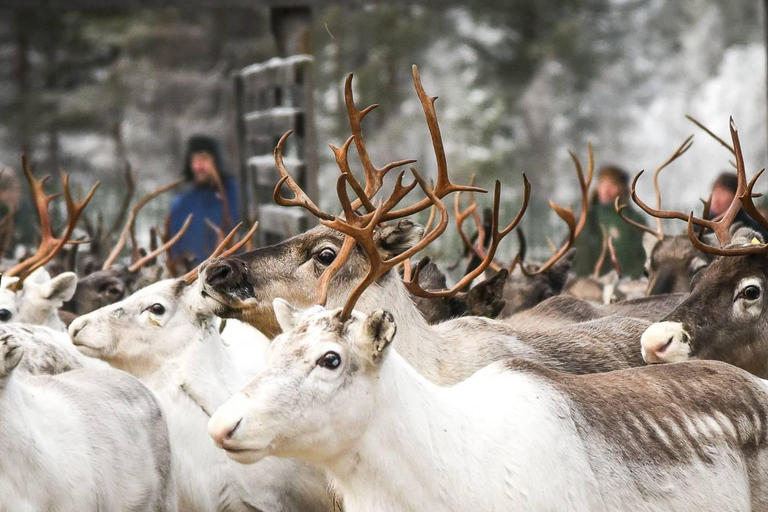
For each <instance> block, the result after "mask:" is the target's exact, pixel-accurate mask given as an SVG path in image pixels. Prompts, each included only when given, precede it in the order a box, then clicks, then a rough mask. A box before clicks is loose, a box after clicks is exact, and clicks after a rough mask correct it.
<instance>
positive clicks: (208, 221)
mask: <svg viewBox="0 0 768 512" xmlns="http://www.w3.org/2000/svg"><path fill="white" fill-rule="evenodd" d="M205 225H206V226H208V227H209V228H210V229H211V231H213V232H214V233H216V245H218V244H220V243H221V241H222V240H224V231H223V230H222V229H221V227H220V226H217V225H216V224H214V223H213V221H211V219H209V218H208V217H206V218H205Z"/></svg>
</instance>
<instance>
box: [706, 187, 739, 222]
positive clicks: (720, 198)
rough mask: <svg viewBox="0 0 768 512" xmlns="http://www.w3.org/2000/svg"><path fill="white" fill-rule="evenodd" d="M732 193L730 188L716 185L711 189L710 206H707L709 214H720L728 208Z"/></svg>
mask: <svg viewBox="0 0 768 512" xmlns="http://www.w3.org/2000/svg"><path fill="white" fill-rule="evenodd" d="M734 195H735V194H734V193H733V191H732V190H729V189H727V188H725V187H721V186H719V185H716V186H715V188H713V189H712V206H710V208H709V211H710V213H711V215H713V216H717V215H720V214H721V213H723V212H724V211H725V210H726V209H728V206H729V205H730V204H731V201H733V196H734Z"/></svg>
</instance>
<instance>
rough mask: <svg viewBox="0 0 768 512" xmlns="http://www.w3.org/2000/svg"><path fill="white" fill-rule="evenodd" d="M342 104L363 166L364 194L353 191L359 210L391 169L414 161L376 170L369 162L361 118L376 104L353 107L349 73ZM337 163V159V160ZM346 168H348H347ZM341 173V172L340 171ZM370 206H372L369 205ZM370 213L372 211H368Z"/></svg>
mask: <svg viewBox="0 0 768 512" xmlns="http://www.w3.org/2000/svg"><path fill="white" fill-rule="evenodd" d="M344 103H345V104H346V107H347V117H349V126H350V129H351V130H352V138H353V139H354V141H355V148H356V149H357V154H358V156H359V157H360V162H361V163H362V164H363V170H364V171H365V193H364V194H362V195H360V192H358V191H357V190H355V193H356V194H358V196H359V199H358V201H355V203H354V205H355V209H357V208H359V207H360V206H361V205H364V203H365V201H366V200H367V199H371V198H372V197H373V196H375V195H376V193H377V192H378V191H379V190H380V189H381V186H382V184H383V183H384V176H386V174H387V173H388V172H389V171H391V170H392V169H394V168H396V167H401V166H403V165H407V164H412V163H415V162H416V160H414V159H411V158H409V159H405V160H397V161H395V162H391V163H389V164H387V165H385V166H384V167H381V168H376V166H374V165H373V163H372V162H371V157H370V155H369V154H368V150H367V149H366V147H365V138H363V126H362V123H363V118H364V117H365V116H366V115H368V113H369V112H370V111H371V110H373V109H375V108H377V107H378V105H377V104H375V103H374V104H373V105H369V106H368V107H366V108H364V109H363V110H358V109H357V107H356V106H355V96H354V93H353V92H352V73H350V74H349V75H348V76H347V79H346V80H345V82H344ZM334 153H336V150H335V149H334ZM337 161H338V158H337ZM347 168H349V167H348V166H347ZM342 172H343V171H342ZM350 185H352V187H353V189H354V185H353V183H352V181H350ZM371 206H372V205H371ZM368 211H372V210H368Z"/></svg>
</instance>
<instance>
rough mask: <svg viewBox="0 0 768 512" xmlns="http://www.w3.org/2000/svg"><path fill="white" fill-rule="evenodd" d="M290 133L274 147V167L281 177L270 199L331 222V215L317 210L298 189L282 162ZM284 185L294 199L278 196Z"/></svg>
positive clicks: (291, 131) (284, 135) (286, 133)
mask: <svg viewBox="0 0 768 512" xmlns="http://www.w3.org/2000/svg"><path fill="white" fill-rule="evenodd" d="M292 133H293V130H288V131H287V132H285V134H283V136H282V137H280V140H279V141H278V143H277V146H276V147H275V153H274V156H275V166H277V170H278V172H279V173H280V176H282V177H281V178H280V181H278V182H277V185H275V189H274V190H273V192H272V198H273V199H274V201H275V203H277V204H279V205H280V206H301V207H303V208H305V209H306V210H309V212H310V213H311V214H312V215H314V216H315V217H318V218H320V219H324V220H332V219H333V218H334V217H333V215H331V214H330V213H326V212H324V211H322V210H321V209H320V208H318V207H317V205H316V204H315V203H314V202H313V201H312V200H311V199H310V198H309V196H307V194H305V193H304V191H303V190H301V187H299V185H298V183H296V182H295V181H294V179H293V178H292V177H291V175H290V174H289V173H288V169H286V167H285V162H284V161H283V147H284V146H285V141H286V140H287V139H288V137H290V135H291V134H292ZM284 184H287V185H288V188H289V189H291V192H293V195H294V197H293V198H292V199H287V198H285V197H283V196H281V195H280V191H281V190H282V188H283V185H284Z"/></svg>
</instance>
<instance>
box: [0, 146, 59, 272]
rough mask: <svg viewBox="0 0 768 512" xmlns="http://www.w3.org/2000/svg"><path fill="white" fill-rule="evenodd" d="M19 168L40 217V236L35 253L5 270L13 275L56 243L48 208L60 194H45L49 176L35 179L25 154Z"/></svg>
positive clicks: (40, 256)
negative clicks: (25, 179)
mask: <svg viewBox="0 0 768 512" xmlns="http://www.w3.org/2000/svg"><path fill="white" fill-rule="evenodd" d="M21 168H22V170H23V172H24V176H25V177H26V178H27V182H28V183H29V188H30V191H31V192H32V199H33V202H34V204H35V208H36V209H37V215H38V218H39V219H40V233H41V236H42V238H41V241H40V245H39V247H38V250H37V251H36V252H35V254H33V255H32V256H31V257H29V258H27V259H25V260H23V261H21V262H19V263H17V264H16V265H14V266H13V267H12V268H10V269H9V270H7V271H6V272H5V275H6V276H15V275H17V274H19V273H20V272H23V271H24V270H25V269H27V268H29V267H31V266H32V265H34V264H35V262H37V261H38V260H39V259H40V258H43V257H45V255H46V254H47V252H48V251H49V250H50V249H51V247H52V246H53V245H54V244H55V243H56V239H55V237H54V236H53V231H52V228H51V214H50V211H49V209H48V208H49V206H50V204H51V201H53V200H54V199H56V198H57V197H59V196H61V194H52V195H46V193H45V190H44V186H45V183H46V182H47V181H48V180H49V179H50V178H51V176H50V175H47V176H44V177H43V178H42V179H39V180H38V179H35V176H34V174H33V173H32V169H31V167H30V166H29V161H28V160H27V156H26V155H21Z"/></svg>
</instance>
